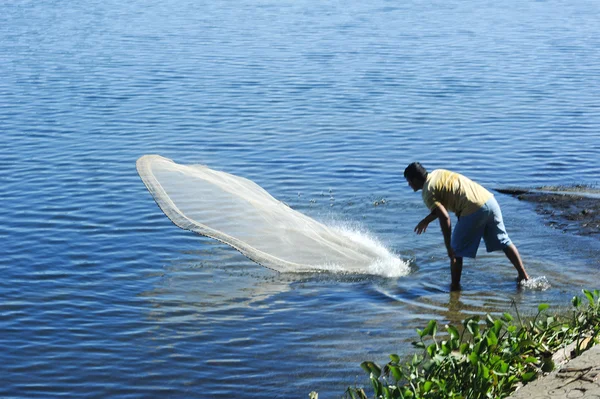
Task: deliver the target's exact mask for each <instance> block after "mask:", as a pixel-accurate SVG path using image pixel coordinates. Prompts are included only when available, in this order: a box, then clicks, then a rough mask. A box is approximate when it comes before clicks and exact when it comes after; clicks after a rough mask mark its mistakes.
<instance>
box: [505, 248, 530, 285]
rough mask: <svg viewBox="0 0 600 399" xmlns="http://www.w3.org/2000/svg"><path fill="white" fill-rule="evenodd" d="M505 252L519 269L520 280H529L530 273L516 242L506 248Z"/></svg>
mask: <svg viewBox="0 0 600 399" xmlns="http://www.w3.org/2000/svg"><path fill="white" fill-rule="evenodd" d="M504 253H505V254H506V257H507V258H508V260H510V262H511V263H512V264H513V266H514V267H515V269H517V273H519V281H521V280H529V275H528V274H527V272H526V271H525V266H523V261H522V260H521V256H520V255H519V251H518V250H517V247H515V245H514V244H510V245H509V246H508V247H506V248H504Z"/></svg>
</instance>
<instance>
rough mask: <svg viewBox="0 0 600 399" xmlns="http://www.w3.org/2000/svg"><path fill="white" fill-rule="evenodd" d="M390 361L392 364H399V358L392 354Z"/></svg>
mask: <svg viewBox="0 0 600 399" xmlns="http://www.w3.org/2000/svg"><path fill="white" fill-rule="evenodd" d="M390 360H391V361H392V362H394V363H399V362H400V356H398V355H396V354H395V353H392V354H391V355H390Z"/></svg>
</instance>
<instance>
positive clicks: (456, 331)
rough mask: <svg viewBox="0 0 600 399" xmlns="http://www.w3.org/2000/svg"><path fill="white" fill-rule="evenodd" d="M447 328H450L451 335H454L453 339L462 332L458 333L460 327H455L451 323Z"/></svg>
mask: <svg viewBox="0 0 600 399" xmlns="http://www.w3.org/2000/svg"><path fill="white" fill-rule="evenodd" d="M446 328H447V330H448V333H449V334H450V337H452V339H458V337H459V336H460V334H459V333H458V329H457V328H456V327H454V326H453V325H449V326H447V327H446Z"/></svg>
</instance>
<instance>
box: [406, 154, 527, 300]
mask: <svg viewBox="0 0 600 399" xmlns="http://www.w3.org/2000/svg"><path fill="white" fill-rule="evenodd" d="M404 178H405V179H406V180H407V181H408V185H409V186H410V187H411V188H412V189H413V190H414V191H415V192H416V191H419V190H423V193H422V194H423V202H425V205H426V206H427V208H428V209H429V210H430V211H431V213H430V214H429V215H427V216H426V217H425V218H424V219H423V220H421V221H420V222H419V224H417V226H416V227H415V232H416V233H417V234H422V233H424V232H425V231H426V230H427V226H428V225H429V223H431V222H433V221H434V220H435V219H439V221H440V227H441V228H442V234H443V235H444V243H445V245H446V250H447V251H448V257H449V258H450V274H451V276H452V285H451V289H452V290H458V289H460V276H461V274H462V266H463V258H464V257H467V258H475V255H476V254H477V249H478V248H479V243H480V242H481V238H482V237H483V240H484V241H485V246H486V249H487V251H488V252H492V251H499V250H503V251H504V253H505V254H506V257H507V258H508V259H509V260H510V262H511V263H512V264H513V266H514V267H515V269H517V273H518V274H519V275H518V281H521V280H529V276H528V275H527V272H526V271H525V267H524V266H523V261H522V260H521V256H520V255H519V251H517V247H515V245H514V244H513V243H512V241H511V240H510V238H508V234H507V233H506V229H505V227H504V222H503V221H502V213H501V211H500V206H499V205H498V203H497V202H496V199H495V198H494V195H493V194H492V193H490V192H489V191H488V190H486V189H485V188H484V187H482V186H481V185H479V184H477V183H475V182H474V181H472V180H470V179H469V178H467V177H465V176H463V175H461V174H459V173H455V172H451V171H449V170H444V169H436V170H434V171H433V172H431V173H428V172H427V170H426V169H425V168H424V167H423V166H422V165H421V164H420V163H419V162H413V163H411V164H410V165H408V166H407V167H406V169H405V170H404ZM448 211H451V212H454V213H455V214H456V216H457V217H458V222H457V223H456V226H455V228H454V231H452V224H451V221H450V216H449V215H448Z"/></svg>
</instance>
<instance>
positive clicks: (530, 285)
mask: <svg viewBox="0 0 600 399" xmlns="http://www.w3.org/2000/svg"><path fill="white" fill-rule="evenodd" d="M520 285H521V287H523V288H527V289H530V290H534V291H546V290H547V289H549V288H550V287H552V286H551V285H550V282H549V281H548V279H547V278H546V276H539V277H534V278H530V279H529V280H523V281H521V282H520Z"/></svg>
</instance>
